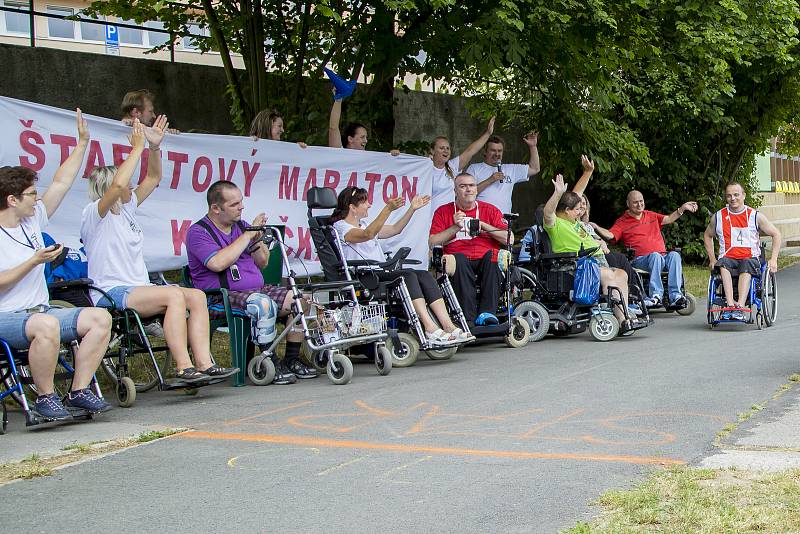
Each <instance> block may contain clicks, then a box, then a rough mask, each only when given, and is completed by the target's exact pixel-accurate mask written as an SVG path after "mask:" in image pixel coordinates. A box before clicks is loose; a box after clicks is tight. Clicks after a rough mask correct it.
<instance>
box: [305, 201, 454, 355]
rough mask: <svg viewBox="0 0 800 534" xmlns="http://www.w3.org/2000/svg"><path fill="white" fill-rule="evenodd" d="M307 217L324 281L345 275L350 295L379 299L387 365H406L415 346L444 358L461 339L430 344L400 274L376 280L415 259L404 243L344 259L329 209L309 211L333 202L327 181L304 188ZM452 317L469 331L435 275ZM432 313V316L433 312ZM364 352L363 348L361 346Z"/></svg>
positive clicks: (448, 290)
mask: <svg viewBox="0 0 800 534" xmlns="http://www.w3.org/2000/svg"><path fill="white" fill-rule="evenodd" d="M307 207H308V223H309V228H310V232H311V237H312V240H313V242H314V248H315V249H316V251H317V256H318V257H319V261H320V264H321V266H322V271H323V275H324V277H325V279H326V280H327V281H329V282H341V281H349V282H351V283H352V284H353V285H352V291H353V293H354V296H355V297H356V298H357V299H358V300H359V301H361V302H370V301H376V302H383V303H385V306H386V314H387V316H388V335H389V338H388V342H389V343H388V346H389V350H390V352H391V354H392V365H393V366H395V367H409V366H411V365H414V364H415V363H416V361H417V359H418V357H419V353H420V351H424V352H425V354H426V355H427V356H428V358H430V359H432V360H447V359H450V358H452V357H453V355H454V354H455V353H456V351H457V350H458V347H459V346H460V344H461V343H458V342H454V343H451V344H448V345H445V346H442V345H434V344H433V343H431V341H430V340H428V339H427V337H426V336H425V331H424V329H423V328H422V324H421V322H420V319H419V315H418V314H417V312H416V310H415V309H414V306H413V304H412V300H411V296H410V294H409V292H408V288H407V286H406V284H405V281H404V280H403V278H402V277H401V276H398V277H397V278H396V279H394V280H391V281H380V280H379V279H378V277H377V276H376V274H375V271H377V270H380V271H389V272H391V271H395V270H397V269H402V268H403V266H404V265H416V264H419V263H421V262H419V261H418V260H409V259H407V257H408V254H409V252H410V249H408V248H401V249H400V250H398V251H397V252H396V253H395V254H394V255H393V256H391V257H389V258H387V260H386V261H385V262H376V261H374V260H366V259H364V260H347V259H345V257H344V254H343V247H344V246H345V245H344V241H343V236H339V235H338V232H336V230H335V229H334V228H333V225H332V224H331V222H330V215H329V214H326V215H314V210H332V209H333V208H335V207H336V192H335V191H334V190H333V189H331V188H328V187H312V188H310V189H309V190H308V194H307ZM439 285H440V288H441V289H442V294H443V297H444V301H445V305H446V306H447V308H448V312H449V313H450V316H451V318H452V319H453V322H454V323H455V324H456V325H457V326H459V327H460V328H461V329H462V330H464V332H467V333H469V332H470V329H469V328H468V327H467V324H466V322H465V321H464V319H463V313H462V312H461V308H460V307H459V306H458V301H457V300H455V296H454V294H453V292H452V287H451V286H450V284H449V280H448V281H446V283H445V284H444V285H443V284H442V281H441V280H440V281H439ZM434 319H435V318H434ZM367 355H369V350H368V351H367Z"/></svg>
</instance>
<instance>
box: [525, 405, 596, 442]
mask: <svg viewBox="0 0 800 534" xmlns="http://www.w3.org/2000/svg"><path fill="white" fill-rule="evenodd" d="M585 411H586V409H585V408H578V409H577V410H574V411H572V412H570V413H568V414H565V415H561V416H559V417H556V418H555V419H550V420H549V421H544V422H542V423H539V424H537V425H534V426H533V428H531V429H530V430H528V431H527V432H525V433H524V434H522V435H520V437H521V438H526V439H527V438H530V437H532V436H533V435H534V434H537V433H538V432H539V431H540V430H542V429H545V428H547V427H550V426H553V425H555V424H557V423H560V422H562V421H566V420H567V419H571V418H573V417H576V416H578V415H580V414H582V413H584V412H585Z"/></svg>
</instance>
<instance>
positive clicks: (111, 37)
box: [106, 24, 119, 56]
mask: <svg viewBox="0 0 800 534" xmlns="http://www.w3.org/2000/svg"><path fill="white" fill-rule="evenodd" d="M106 54H110V55H114V56H118V55H119V28H117V27H116V26H112V25H110V24H109V25H108V26H106Z"/></svg>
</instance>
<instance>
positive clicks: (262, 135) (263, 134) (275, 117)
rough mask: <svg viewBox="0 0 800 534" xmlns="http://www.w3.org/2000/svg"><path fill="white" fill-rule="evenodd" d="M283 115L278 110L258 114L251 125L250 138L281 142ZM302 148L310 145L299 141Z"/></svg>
mask: <svg viewBox="0 0 800 534" xmlns="http://www.w3.org/2000/svg"><path fill="white" fill-rule="evenodd" d="M284 131H285V130H284V129H283V115H281V113H280V111H278V110H276V109H264V110H261V111H259V112H258V115H256V116H255V118H253V122H251V123H250V137H252V138H253V140H254V141H255V140H258V139H269V140H270V141H281V137H282V136H283V132H284ZM297 145H298V146H299V147H300V148H307V147H308V145H307V144H305V143H304V142H302V141H298V142H297Z"/></svg>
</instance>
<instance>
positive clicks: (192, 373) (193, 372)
mask: <svg viewBox="0 0 800 534" xmlns="http://www.w3.org/2000/svg"><path fill="white" fill-rule="evenodd" d="M175 378H177V379H178V380H180V381H182V382H188V383H189V384H193V383H195V382H204V381H206V380H208V379H210V378H211V377H210V376H208V375H207V374H205V373H201V372H200V371H198V370H197V369H195V368H194V367H187V368H186V369H184V370H182V371H178V370H176V371H175Z"/></svg>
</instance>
